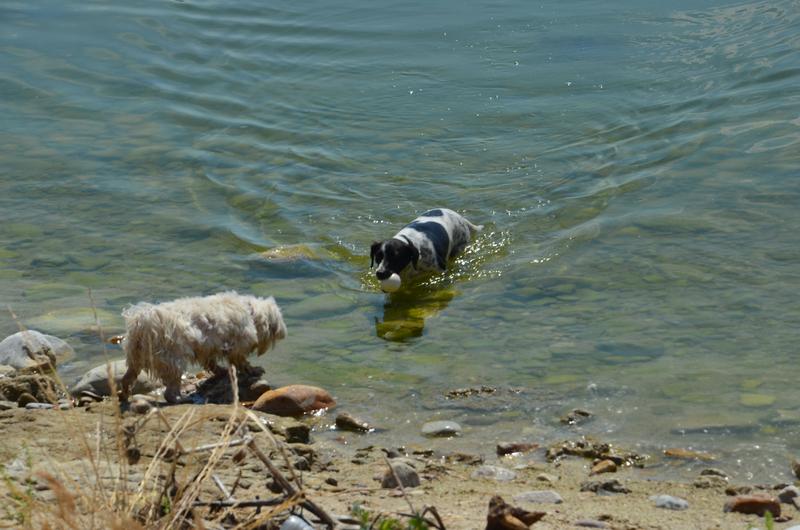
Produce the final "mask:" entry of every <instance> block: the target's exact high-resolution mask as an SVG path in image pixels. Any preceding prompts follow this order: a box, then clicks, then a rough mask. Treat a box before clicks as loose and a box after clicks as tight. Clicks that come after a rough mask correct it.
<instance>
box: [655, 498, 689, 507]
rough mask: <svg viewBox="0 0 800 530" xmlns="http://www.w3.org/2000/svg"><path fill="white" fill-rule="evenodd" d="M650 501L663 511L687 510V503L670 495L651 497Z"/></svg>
mask: <svg viewBox="0 0 800 530" xmlns="http://www.w3.org/2000/svg"><path fill="white" fill-rule="evenodd" d="M650 500H651V501H653V502H654V503H655V505H656V508H664V509H665V510H686V509H688V508H689V503H688V502H687V501H685V500H684V499H681V498H679V497H673V496H672V495H653V496H652V497H650Z"/></svg>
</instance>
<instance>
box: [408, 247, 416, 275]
mask: <svg viewBox="0 0 800 530" xmlns="http://www.w3.org/2000/svg"><path fill="white" fill-rule="evenodd" d="M408 248H409V249H410V250H411V264H412V265H414V268H415V269H416V268H417V265H419V250H417V247H415V246H414V245H412V244H411V243H409V244H408Z"/></svg>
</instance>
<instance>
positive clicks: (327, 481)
mask: <svg viewBox="0 0 800 530" xmlns="http://www.w3.org/2000/svg"><path fill="white" fill-rule="evenodd" d="M325 484H327V485H328V486H338V485H339V481H338V480H336V479H335V478H333V477H328V478H326V479H325Z"/></svg>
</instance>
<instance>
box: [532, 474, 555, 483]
mask: <svg viewBox="0 0 800 530" xmlns="http://www.w3.org/2000/svg"><path fill="white" fill-rule="evenodd" d="M536 480H538V481H539V482H547V483H548V484H555V483H556V482H558V477H557V476H555V475H551V474H549V473H539V474H538V475H536Z"/></svg>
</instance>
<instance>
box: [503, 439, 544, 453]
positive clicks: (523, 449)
mask: <svg viewBox="0 0 800 530" xmlns="http://www.w3.org/2000/svg"><path fill="white" fill-rule="evenodd" d="M538 447H539V444H535V443H525V442H502V443H499V444H497V454H498V456H504V455H511V454H514V453H527V452H529V451H533V450H534V449H537V448H538Z"/></svg>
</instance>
